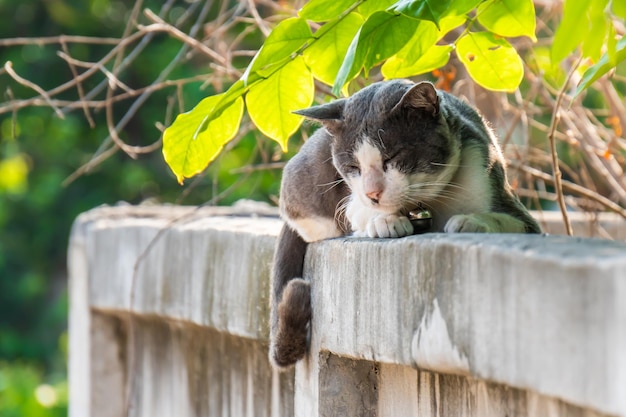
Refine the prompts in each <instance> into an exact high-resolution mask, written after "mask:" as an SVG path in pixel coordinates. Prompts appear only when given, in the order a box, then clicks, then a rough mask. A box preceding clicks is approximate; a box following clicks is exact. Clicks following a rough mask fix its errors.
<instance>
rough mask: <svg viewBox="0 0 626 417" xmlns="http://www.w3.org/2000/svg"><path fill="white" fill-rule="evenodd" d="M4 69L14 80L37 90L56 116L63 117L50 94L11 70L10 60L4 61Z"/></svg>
mask: <svg viewBox="0 0 626 417" xmlns="http://www.w3.org/2000/svg"><path fill="white" fill-rule="evenodd" d="M4 69H5V71H6V72H7V74H9V75H10V76H11V78H13V79H14V80H15V81H17V82H18V83H20V84H22V85H24V86H26V87H29V88H32V89H33V90H35V91H36V92H38V93H39V94H40V95H41V96H42V97H43V99H44V100H46V102H47V103H48V104H49V105H50V107H52V109H53V110H54V112H55V113H56V114H57V116H59V118H61V119H65V115H64V114H63V112H62V111H61V110H60V109H59V108H58V107H57V106H55V105H54V104H53V103H52V100H51V99H50V95H48V93H46V91H45V90H44V89H43V88H41V87H39V86H38V85H37V84H35V83H33V82H32V81H28V80H27V79H25V78H22V77H20V76H19V75H17V73H16V72H15V71H14V70H13V63H12V62H11V61H7V62H5V64H4Z"/></svg>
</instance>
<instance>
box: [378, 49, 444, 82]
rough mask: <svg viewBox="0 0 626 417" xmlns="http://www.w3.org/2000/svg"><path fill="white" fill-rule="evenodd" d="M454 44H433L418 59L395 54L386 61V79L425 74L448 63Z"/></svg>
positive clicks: (383, 70) (384, 66) (384, 72)
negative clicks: (399, 56) (405, 58)
mask: <svg viewBox="0 0 626 417" xmlns="http://www.w3.org/2000/svg"><path fill="white" fill-rule="evenodd" d="M453 49H454V46H452V45H433V46H431V47H430V48H429V49H428V50H427V51H426V53H424V54H423V55H422V56H420V57H419V58H418V59H417V61H410V62H407V61H404V60H400V59H399V58H397V57H396V56H393V57H391V58H389V59H388V60H387V62H385V64H384V65H383V67H382V69H381V71H382V73H383V76H384V77H385V78H386V79H391V78H406V77H413V76H415V75H420V74H425V73H427V72H431V71H434V70H436V69H437V68H441V67H443V66H444V65H446V64H447V63H448V60H449V59H450V52H452V50H453Z"/></svg>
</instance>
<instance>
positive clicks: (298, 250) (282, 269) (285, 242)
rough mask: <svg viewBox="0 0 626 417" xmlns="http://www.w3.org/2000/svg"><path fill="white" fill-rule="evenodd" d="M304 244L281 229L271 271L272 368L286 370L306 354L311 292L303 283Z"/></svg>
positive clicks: (289, 232) (288, 230)
mask: <svg viewBox="0 0 626 417" xmlns="http://www.w3.org/2000/svg"><path fill="white" fill-rule="evenodd" d="M306 248H307V242H305V241H304V240H303V239H302V237H300V235H298V233H296V232H295V231H294V230H293V229H291V227H289V226H288V225H287V224H285V225H283V228H282V230H281V231H280V235H279V236H278V243H277V245H276V251H275V252H274V264H273V268H272V294H271V299H270V308H271V316H270V350H269V358H270V362H271V363H272V365H273V366H274V367H275V368H276V369H279V370H286V369H288V368H289V367H291V366H292V365H294V364H295V363H296V362H297V361H298V360H299V359H301V358H302V357H304V355H305V353H306V351H307V341H308V335H309V322H310V320H311V289H310V285H309V283H308V282H307V281H305V280H304V279H302V278H301V277H302V269H303V265H304V256H305V254H306Z"/></svg>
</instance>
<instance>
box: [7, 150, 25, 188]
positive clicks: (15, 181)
mask: <svg viewBox="0 0 626 417" xmlns="http://www.w3.org/2000/svg"><path fill="white" fill-rule="evenodd" d="M27 188H28V162H27V160H26V156H25V155H21V154H18V155H15V156H12V157H9V158H6V159H2V160H0V194H2V193H9V194H22V193H24V192H26V189H27Z"/></svg>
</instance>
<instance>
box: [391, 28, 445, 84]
mask: <svg viewBox="0 0 626 417" xmlns="http://www.w3.org/2000/svg"><path fill="white" fill-rule="evenodd" d="M437 35H438V31H437V27H436V26H435V24H434V23H432V22H429V21H427V20H422V21H420V22H419V25H418V27H417V29H416V30H415V31H414V33H413V36H412V37H411V39H410V40H409V41H408V42H407V43H406V45H404V47H403V48H402V49H401V50H400V51H398V53H396V54H395V55H393V56H392V57H390V58H389V59H388V60H387V61H386V62H385V63H384V64H383V66H382V72H383V75H384V76H385V78H400V77H406V76H410V75H415V74H417V73H415V72H413V70H412V69H408V67H411V66H413V65H414V64H417V61H419V60H420V58H422V56H423V55H424V54H425V53H426V51H427V50H429V49H430V47H432V46H433V45H434V44H435V42H437ZM407 69H408V70H407Z"/></svg>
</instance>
